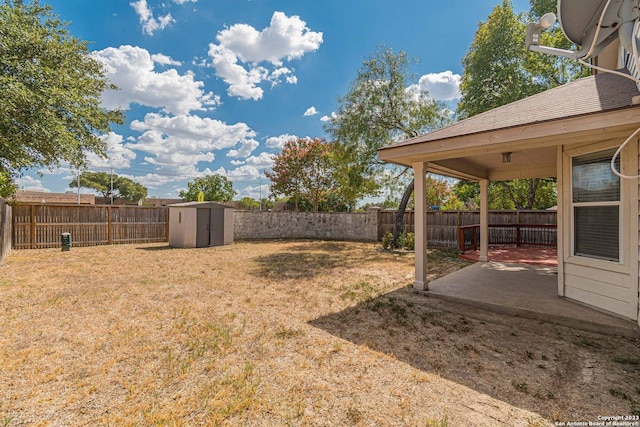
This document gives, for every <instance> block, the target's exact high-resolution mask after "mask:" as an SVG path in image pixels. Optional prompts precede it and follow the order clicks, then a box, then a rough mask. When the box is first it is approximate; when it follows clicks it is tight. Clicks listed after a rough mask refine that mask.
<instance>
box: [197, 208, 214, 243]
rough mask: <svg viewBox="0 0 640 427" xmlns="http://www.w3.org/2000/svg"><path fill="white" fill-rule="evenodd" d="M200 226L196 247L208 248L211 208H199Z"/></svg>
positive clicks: (198, 227)
mask: <svg viewBox="0 0 640 427" xmlns="http://www.w3.org/2000/svg"><path fill="white" fill-rule="evenodd" d="M197 211H198V226H197V234H196V248H206V247H207V246H209V240H210V237H209V234H210V229H211V228H210V225H209V224H210V218H211V211H210V210H209V209H198V210H197Z"/></svg>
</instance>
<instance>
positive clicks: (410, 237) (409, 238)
mask: <svg viewBox="0 0 640 427" xmlns="http://www.w3.org/2000/svg"><path fill="white" fill-rule="evenodd" d="M404 247H405V248H407V249H409V250H411V251H412V250H414V249H415V248H416V235H415V234H414V233H411V232H409V233H407V235H406V236H405V238H404Z"/></svg>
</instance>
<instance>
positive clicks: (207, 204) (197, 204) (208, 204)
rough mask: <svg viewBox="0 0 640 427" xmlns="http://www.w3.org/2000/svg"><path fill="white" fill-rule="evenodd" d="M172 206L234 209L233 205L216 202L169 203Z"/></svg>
mask: <svg viewBox="0 0 640 427" xmlns="http://www.w3.org/2000/svg"><path fill="white" fill-rule="evenodd" d="M169 207H170V208H218V209H234V207H233V206H229V205H224V204H222V203H216V202H184V203H175V204H173V205H169Z"/></svg>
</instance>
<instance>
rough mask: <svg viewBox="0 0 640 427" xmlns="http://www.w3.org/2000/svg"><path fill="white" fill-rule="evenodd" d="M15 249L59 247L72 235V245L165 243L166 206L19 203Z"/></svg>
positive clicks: (167, 233) (14, 214) (14, 238)
mask: <svg viewBox="0 0 640 427" xmlns="http://www.w3.org/2000/svg"><path fill="white" fill-rule="evenodd" d="M12 228H13V240H12V241H13V248H14V249H36V248H51V247H59V246H60V244H61V240H60V238H61V234H62V233H71V240H72V245H73V246H96V245H112V244H119V243H149V242H166V241H167V238H168V235H169V232H168V229H169V209H168V208H166V207H140V206H96V205H46V204H19V205H16V206H14V207H13V221H12Z"/></svg>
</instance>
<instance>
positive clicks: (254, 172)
mask: <svg viewBox="0 0 640 427" xmlns="http://www.w3.org/2000/svg"><path fill="white" fill-rule="evenodd" d="M213 173H217V174H219V175H223V176H226V177H227V178H228V179H229V180H231V181H235V182H249V181H253V180H256V179H258V178H260V175H261V174H260V171H259V170H258V168H256V167H255V166H249V165H243V166H240V167H237V168H235V169H231V170H226V169H225V168H223V167H221V168H219V169H218V170H216V171H214V172H213Z"/></svg>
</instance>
